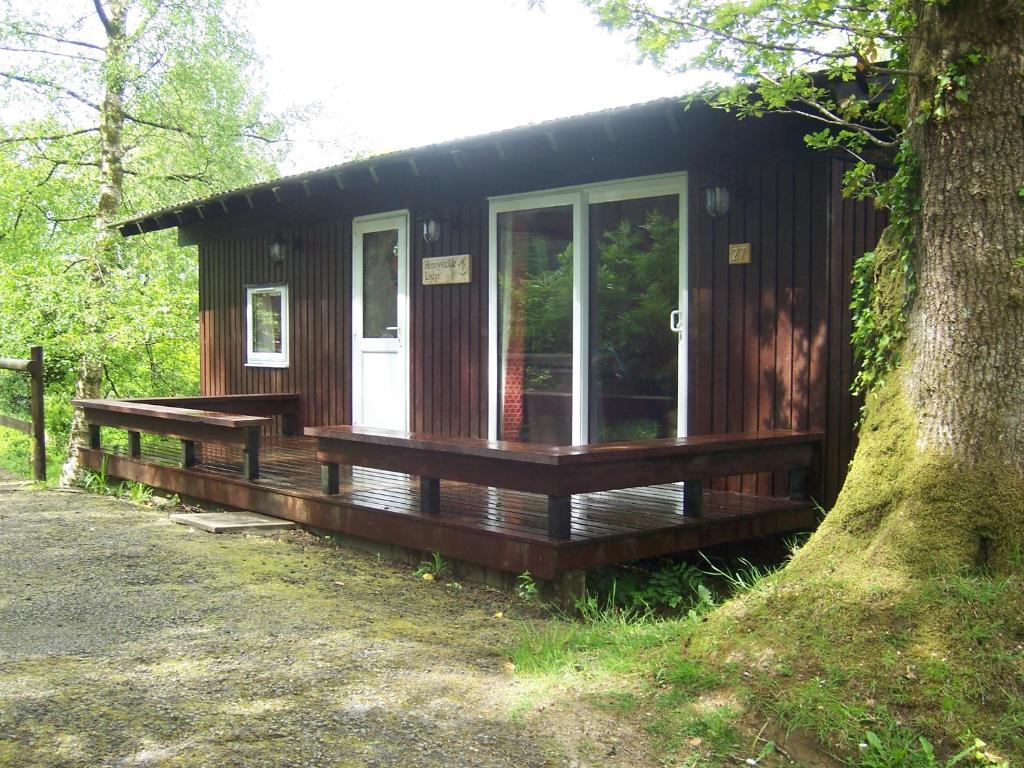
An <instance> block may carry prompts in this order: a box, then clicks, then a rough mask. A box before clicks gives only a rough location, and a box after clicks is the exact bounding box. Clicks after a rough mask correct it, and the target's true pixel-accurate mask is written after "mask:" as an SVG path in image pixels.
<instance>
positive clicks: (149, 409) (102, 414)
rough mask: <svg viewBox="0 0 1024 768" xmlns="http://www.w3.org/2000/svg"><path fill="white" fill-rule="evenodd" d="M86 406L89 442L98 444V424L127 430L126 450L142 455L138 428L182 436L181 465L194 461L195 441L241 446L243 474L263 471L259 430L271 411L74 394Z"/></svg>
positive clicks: (251, 476) (250, 475)
mask: <svg viewBox="0 0 1024 768" xmlns="http://www.w3.org/2000/svg"><path fill="white" fill-rule="evenodd" d="M72 404H73V405H75V406H77V407H79V408H81V409H82V410H83V411H84V412H85V420H86V422H87V423H88V425H89V447H90V448H93V449H96V450H99V449H100V447H101V445H100V427H119V428H121V429H125V430H128V455H129V456H130V457H132V458H138V457H139V456H140V455H141V453H142V451H141V441H140V437H139V433H140V432H147V433H150V434H155V435H163V436H164V437H172V438H177V439H179V440H181V466H183V467H191V466H194V465H195V463H196V443H197V442H200V443H221V444H225V445H237V446H241V447H242V457H243V458H242V474H243V475H244V476H245V478H246V479H247V480H255V479H257V478H258V477H259V474H260V432H261V431H262V429H263V427H264V426H267V425H270V424H273V419H272V418H270V417H269V416H244V415H233V414H226V413H219V412H216V411H204V410H197V409H194V408H179V407H174V406H169V405H154V404H153V403H143V402H132V401H125V400H73V401H72Z"/></svg>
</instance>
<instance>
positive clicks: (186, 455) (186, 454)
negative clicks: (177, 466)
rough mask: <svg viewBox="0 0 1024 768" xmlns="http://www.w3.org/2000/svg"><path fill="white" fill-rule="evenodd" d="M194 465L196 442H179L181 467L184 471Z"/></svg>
mask: <svg viewBox="0 0 1024 768" xmlns="http://www.w3.org/2000/svg"><path fill="white" fill-rule="evenodd" d="M195 465H196V441H195V440H182V441H181V466H182V467H184V468H185V469H188V468H189V467H194V466H195Z"/></svg>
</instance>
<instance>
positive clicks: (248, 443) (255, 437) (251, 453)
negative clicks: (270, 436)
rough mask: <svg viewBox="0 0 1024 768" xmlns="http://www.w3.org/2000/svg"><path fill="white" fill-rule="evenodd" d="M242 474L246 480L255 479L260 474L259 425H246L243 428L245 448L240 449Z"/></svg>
mask: <svg viewBox="0 0 1024 768" xmlns="http://www.w3.org/2000/svg"><path fill="white" fill-rule="evenodd" d="M242 474H243V475H244V476H245V479H246V480H256V479H258V478H259V476H260V428H259V427H248V428H247V429H246V430H245V448H243V449H242Z"/></svg>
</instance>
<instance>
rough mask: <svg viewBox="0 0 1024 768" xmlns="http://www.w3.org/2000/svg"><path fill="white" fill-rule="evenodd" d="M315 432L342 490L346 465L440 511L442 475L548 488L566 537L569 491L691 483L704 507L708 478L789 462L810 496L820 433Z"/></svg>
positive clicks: (692, 506) (325, 473) (694, 507)
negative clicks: (410, 479) (605, 437)
mask: <svg viewBox="0 0 1024 768" xmlns="http://www.w3.org/2000/svg"><path fill="white" fill-rule="evenodd" d="M305 434H306V435H308V436H312V437H315V438H316V440H317V461H319V462H320V465H321V486H322V490H323V492H324V493H325V494H336V493H338V490H339V477H338V468H339V465H355V466H365V467H374V468H377V469H386V470H391V471H394V472H403V473H406V474H410V475H418V476H419V477H420V497H421V509H422V510H423V511H424V512H428V513H435V514H436V513H438V512H439V511H440V480H455V481H460V482H465V483H474V484H476V485H483V486H492V487H495V488H508V489H511V490H516V491H525V492H528V493H540V494H544V495H546V496H547V497H548V534H549V535H550V536H552V537H555V538H568V537H569V535H570V528H571V514H570V510H571V498H572V495H573V494H576V493H592V492H595V491H609V490H614V489H619V488H636V487H640V486H646V485H661V484H663V483H675V482H684V483H685V485H684V487H683V509H684V514H688V515H694V516H698V515H700V514H701V504H702V498H703V481H704V480H705V479H706V478H711V477H725V476H729V475H741V474H747V473H754V472H766V471H773V470H789V471H790V495H791V497H792V498H795V499H806V494H807V474H808V470H809V468H810V467H811V466H813V464H814V462H815V460H816V456H817V452H818V445H819V443H820V442H821V433H820V432H796V431H772V432H756V433H745V434H732V435H701V436H695V437H687V438H678V439H675V438H669V439H661V440H645V441H641V442H622V443H597V444H591V445H573V446H550V445H536V444H532V443H517V442H508V441H490V440H480V439H473V438H460V437H443V436H438V435H427V434H417V433H409V432H394V431H390V430H379V429H367V428H361V427H349V426H331V427H307V428H306V430H305Z"/></svg>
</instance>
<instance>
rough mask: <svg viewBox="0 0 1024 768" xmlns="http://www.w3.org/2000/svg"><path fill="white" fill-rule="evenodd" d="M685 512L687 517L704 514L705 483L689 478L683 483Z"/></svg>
mask: <svg viewBox="0 0 1024 768" xmlns="http://www.w3.org/2000/svg"><path fill="white" fill-rule="evenodd" d="M683 514H684V515H685V516H686V517H700V516H701V515H703V514H704V483H703V482H701V481H700V480H687V481H686V482H685V483H683Z"/></svg>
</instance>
